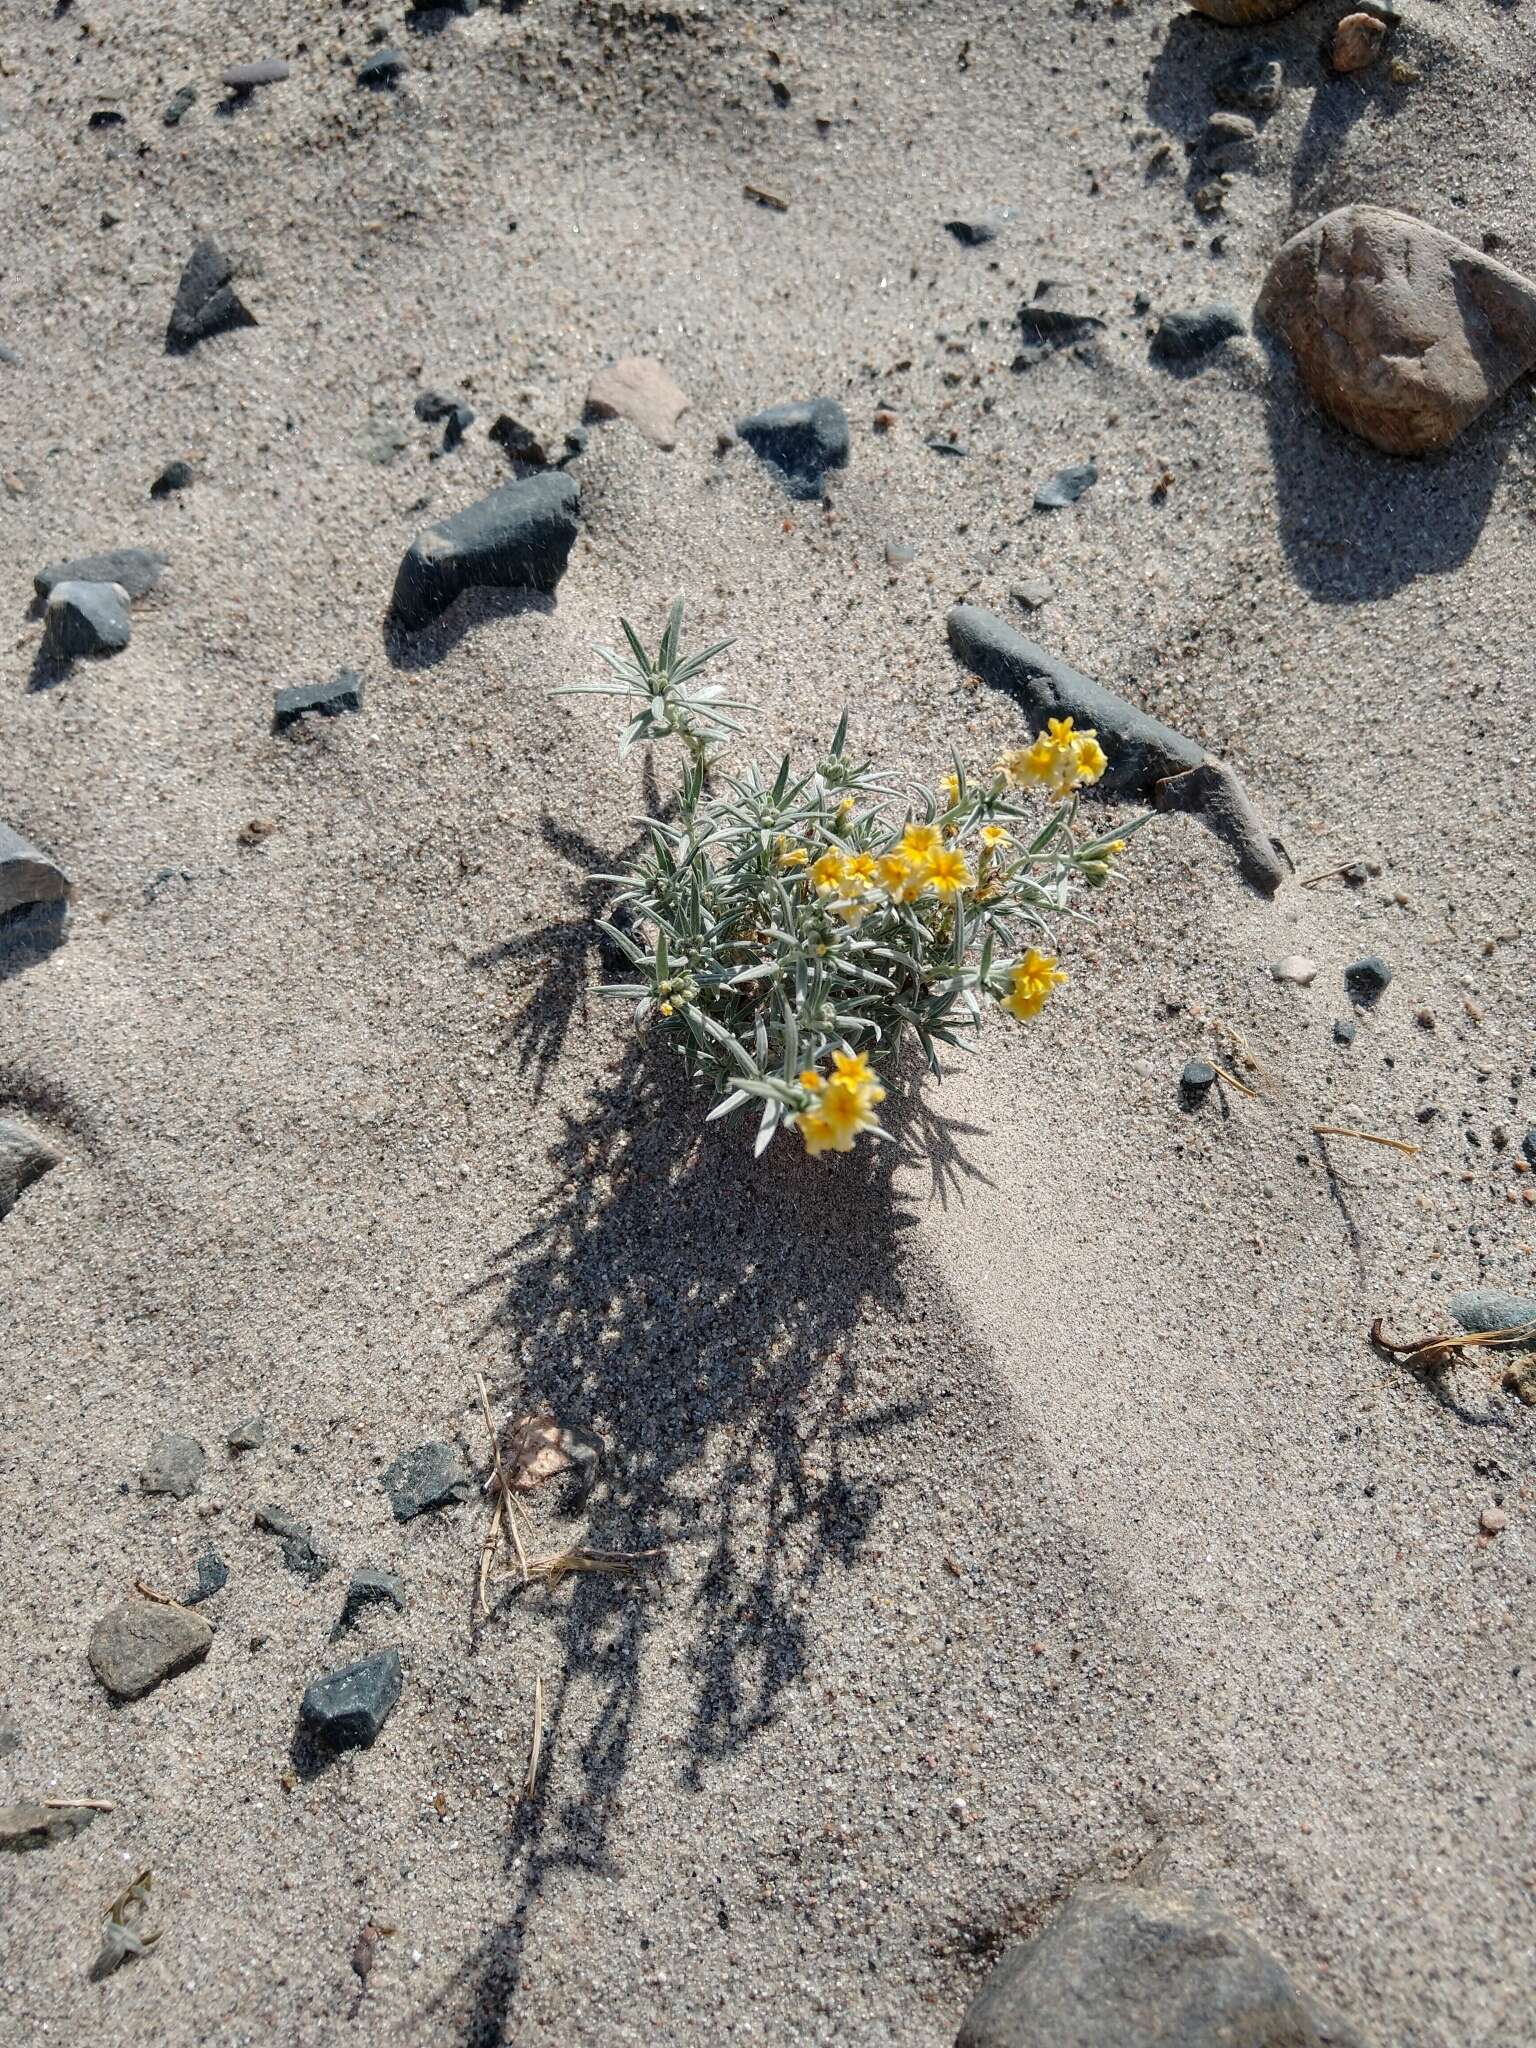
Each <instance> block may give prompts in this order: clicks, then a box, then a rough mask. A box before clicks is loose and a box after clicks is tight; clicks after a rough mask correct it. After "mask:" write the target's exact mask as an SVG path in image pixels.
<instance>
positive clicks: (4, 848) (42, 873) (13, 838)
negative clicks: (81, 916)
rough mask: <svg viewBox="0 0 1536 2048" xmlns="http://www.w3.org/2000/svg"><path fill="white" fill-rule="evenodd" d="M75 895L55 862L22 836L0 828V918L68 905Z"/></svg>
mask: <svg viewBox="0 0 1536 2048" xmlns="http://www.w3.org/2000/svg"><path fill="white" fill-rule="evenodd" d="M72 893H73V885H72V883H71V882H70V880H69V878H68V877H67V876H66V874H65V873H64V870H63V869H62V868H61V867H59V866H58V865H57V863H56V862H54V861H51V860H50V859H49V858H48V856H47V854H46V853H43V852H41V851H40V850H39V849H38V848H37V847H35V846H33V845H32V843H31V842H30V840H26V839H23V838H22V836H21V834H20V833H19V832H13V831H11V829H10V827H9V826H7V825H0V917H7V916H9V915H10V914H11V912H12V911H18V910H30V909H32V908H33V907H34V906H35V905H36V904H39V903H58V904H63V903H67V902H68V901H69V898H70V896H71V894H72Z"/></svg>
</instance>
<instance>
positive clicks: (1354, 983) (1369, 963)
mask: <svg viewBox="0 0 1536 2048" xmlns="http://www.w3.org/2000/svg"><path fill="white" fill-rule="evenodd" d="M1391 980H1392V970H1391V968H1390V967H1389V966H1388V965H1387V963H1386V961H1385V960H1383V959H1382V957H1381V955H1380V954H1379V953H1366V954H1364V955H1363V956H1362V957H1361V958H1360V959H1359V960H1351V961H1350V963H1349V965H1348V966H1347V967H1346V968H1345V970H1344V986H1345V987H1346V988H1347V989H1348V990H1349V993H1350V996H1351V998H1352V999H1353V1000H1354V1001H1355V1002H1357V1003H1358V1004H1359V1005H1360V1006H1361V1008H1362V1009H1369V1008H1370V1007H1371V1006H1372V1004H1374V1003H1379V1002H1380V1001H1381V999H1382V997H1383V996H1384V995H1385V994H1386V992H1387V988H1388V986H1389V985H1390V983H1391Z"/></svg>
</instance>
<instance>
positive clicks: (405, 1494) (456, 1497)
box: [379, 1443, 475, 1522]
mask: <svg viewBox="0 0 1536 2048" xmlns="http://www.w3.org/2000/svg"><path fill="white" fill-rule="evenodd" d="M379 1484H380V1485H381V1486H382V1487H383V1489H384V1491H385V1492H386V1493H387V1494H388V1495H389V1504H390V1506H391V1507H392V1508H393V1509H394V1511H395V1520H396V1521H397V1522H408V1521H410V1519H411V1517H412V1516H413V1515H421V1514H425V1513H426V1511H427V1509H428V1508H446V1507H451V1506H453V1504H454V1503H455V1502H456V1501H461V1500H468V1499H469V1497H470V1495H471V1494H472V1493H473V1492H474V1490H475V1481H474V1475H473V1474H472V1473H471V1472H470V1469H469V1467H468V1466H467V1465H466V1464H465V1462H464V1453H463V1452H462V1451H461V1450H460V1449H459V1447H458V1445H457V1444H445V1443H429V1444H418V1445H417V1447H416V1449H415V1450H414V1451H405V1452H402V1454H401V1455H400V1456H399V1457H398V1458H396V1460H395V1462H394V1463H393V1465H391V1466H390V1468H389V1470H388V1471H387V1472H386V1473H385V1474H384V1476H383V1478H382V1479H381V1480H380V1481H379Z"/></svg>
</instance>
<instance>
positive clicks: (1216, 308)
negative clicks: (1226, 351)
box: [1152, 299, 1248, 363]
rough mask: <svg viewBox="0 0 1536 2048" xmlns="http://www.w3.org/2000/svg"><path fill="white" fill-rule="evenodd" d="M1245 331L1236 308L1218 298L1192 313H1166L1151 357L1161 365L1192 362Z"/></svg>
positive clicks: (1159, 324) (1241, 318)
mask: <svg viewBox="0 0 1536 2048" xmlns="http://www.w3.org/2000/svg"><path fill="white" fill-rule="evenodd" d="M1247 331H1248V330H1247V328H1246V327H1245V326H1244V325H1243V316H1242V314H1241V313H1239V312H1238V310H1237V308H1236V306H1230V305H1228V304H1227V302H1226V301H1225V300H1224V299H1218V300H1217V301H1216V303H1215V304H1214V305H1211V306H1202V307H1200V308H1198V309H1197V310H1195V311H1192V312H1180V313H1165V314H1164V315H1163V317H1162V319H1161V320H1160V321H1159V322H1158V326H1157V332H1156V334H1154V335H1153V337H1152V354H1153V356H1154V357H1155V358H1156V360H1157V361H1158V362H1160V363H1194V362H1198V361H1199V360H1200V358H1201V357H1202V356H1208V355H1210V354H1212V353H1213V351H1214V350H1216V349H1218V348H1220V347H1221V345H1222V343H1223V342H1224V341H1231V340H1233V339H1234V338H1235V337H1236V336H1237V335H1239V334H1246V333H1247Z"/></svg>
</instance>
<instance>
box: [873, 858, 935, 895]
mask: <svg viewBox="0 0 1536 2048" xmlns="http://www.w3.org/2000/svg"><path fill="white" fill-rule="evenodd" d="M878 865H879V869H880V886H881V888H882V889H884V891H885V893H886V895H887V896H889V897H890V899H891V901H892V902H893V903H915V902H916V901H917V899H918V897H919V896H921V895H922V893H923V886H924V884H925V883H926V882H927V880H928V856H927V855H926V854H922V855H919V856H918V857H917V858H916V859H915V860H914V859H911V858H909V857H908V855H907V854H906V853H905V852H904V851H903V849H902V848H901V847H898V848H897V849H896V851H895V852H894V853H886V854H882V855H881V857H880V860H879V863H878Z"/></svg>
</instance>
